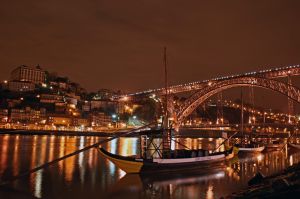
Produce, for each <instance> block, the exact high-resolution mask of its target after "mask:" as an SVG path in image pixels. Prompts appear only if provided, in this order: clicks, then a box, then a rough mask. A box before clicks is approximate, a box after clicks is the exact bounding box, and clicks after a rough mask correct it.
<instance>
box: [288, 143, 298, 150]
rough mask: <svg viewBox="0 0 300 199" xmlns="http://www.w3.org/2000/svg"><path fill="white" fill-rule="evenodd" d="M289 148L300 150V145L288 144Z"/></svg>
mask: <svg viewBox="0 0 300 199" xmlns="http://www.w3.org/2000/svg"><path fill="white" fill-rule="evenodd" d="M289 146H290V147H293V148H295V149H300V144H292V143H289Z"/></svg>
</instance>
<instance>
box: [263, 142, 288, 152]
mask: <svg viewBox="0 0 300 199" xmlns="http://www.w3.org/2000/svg"><path fill="white" fill-rule="evenodd" d="M265 147H266V149H267V150H280V149H282V148H283V147H284V143H283V142H280V141H278V140H272V141H271V142H270V143H267V144H266V146H265Z"/></svg>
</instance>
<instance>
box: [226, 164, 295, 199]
mask: <svg viewBox="0 0 300 199" xmlns="http://www.w3.org/2000/svg"><path fill="white" fill-rule="evenodd" d="M297 194H300V163H297V164H295V165H292V166H289V167H287V168H286V169H284V170H282V171H281V172H279V173H277V174H273V175H270V176H263V174H261V173H257V174H256V175H255V176H254V177H253V178H252V179H250V180H249V181H248V187H247V188H245V189H243V190H240V191H238V192H235V193H232V194H231V195H229V196H226V197H225V198H226V199H240V198H245V199H248V198H298V197H297ZM222 198H224V197H222Z"/></svg>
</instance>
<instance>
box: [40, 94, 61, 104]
mask: <svg viewBox="0 0 300 199" xmlns="http://www.w3.org/2000/svg"><path fill="white" fill-rule="evenodd" d="M63 101H64V100H63V96H60V95H55V94H41V95H40V102H41V103H50V104H54V103H59V102H63Z"/></svg>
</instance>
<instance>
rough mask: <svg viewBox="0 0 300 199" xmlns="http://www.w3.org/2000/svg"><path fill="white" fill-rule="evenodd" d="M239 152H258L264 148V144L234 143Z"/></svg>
mask: <svg viewBox="0 0 300 199" xmlns="http://www.w3.org/2000/svg"><path fill="white" fill-rule="evenodd" d="M236 147H238V148H239V152H241V153H260V152H262V151H263V150H264V149H265V146H261V145H259V144H240V145H236Z"/></svg>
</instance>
